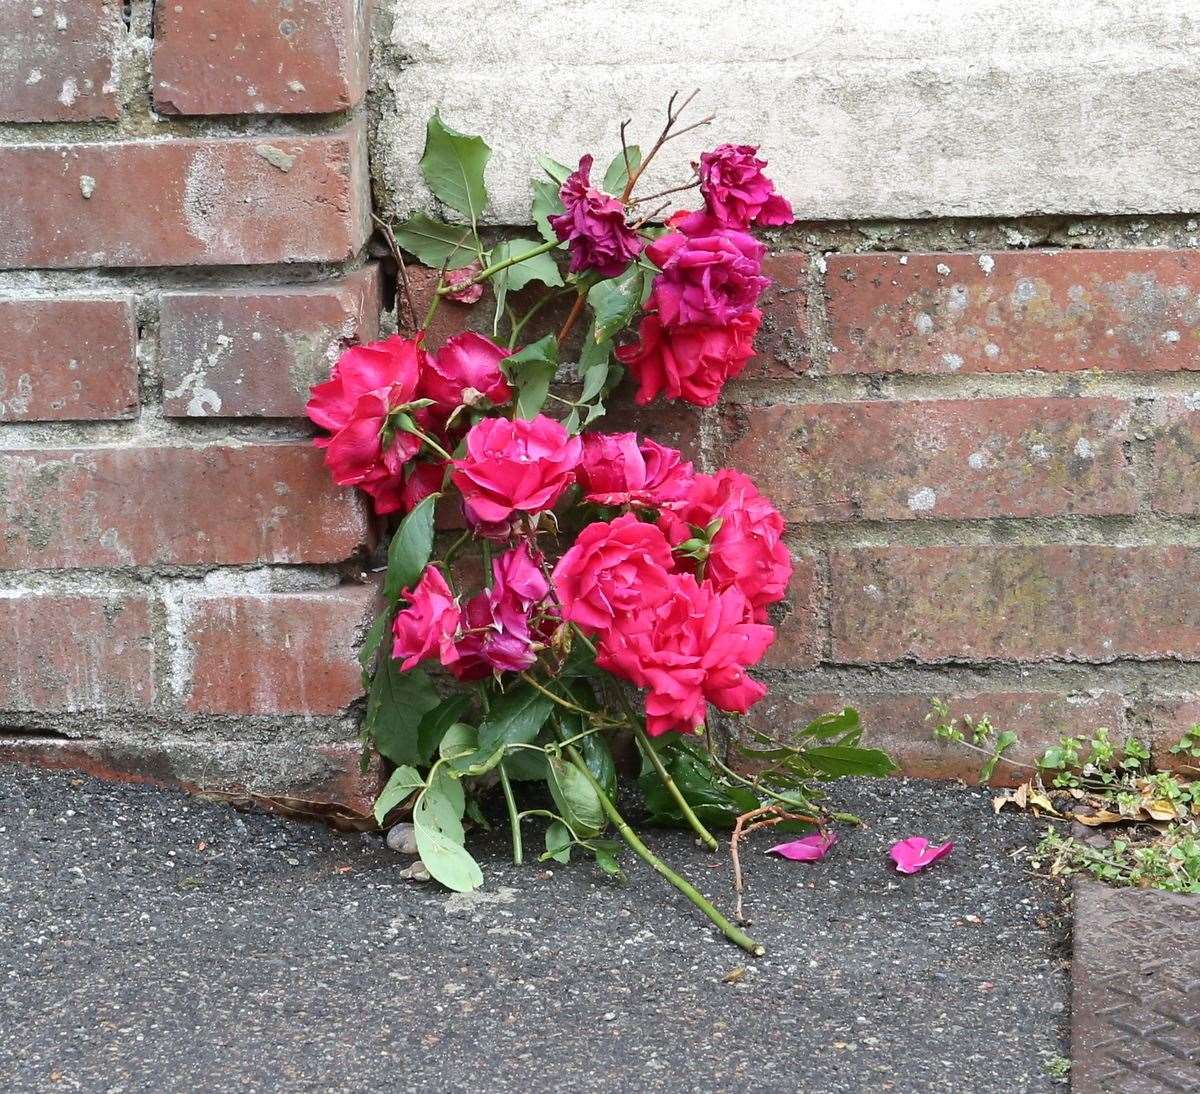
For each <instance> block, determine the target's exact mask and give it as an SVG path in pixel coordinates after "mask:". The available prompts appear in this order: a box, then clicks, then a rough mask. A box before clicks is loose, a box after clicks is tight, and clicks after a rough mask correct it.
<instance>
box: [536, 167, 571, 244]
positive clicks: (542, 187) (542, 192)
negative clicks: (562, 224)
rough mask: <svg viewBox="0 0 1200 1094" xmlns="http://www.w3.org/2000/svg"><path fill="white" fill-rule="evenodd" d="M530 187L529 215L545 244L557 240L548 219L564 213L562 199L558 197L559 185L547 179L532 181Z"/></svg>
mask: <svg viewBox="0 0 1200 1094" xmlns="http://www.w3.org/2000/svg"><path fill="white" fill-rule="evenodd" d="M530 185H531V186H532V187H533V202H532V204H531V205H530V206H529V215H530V217H531V218H532V220H533V222H534V224H536V225H537V230H538V231H539V232H540V233H541V236H542V238H543V239H544V240H546V242H547V243H548V242H550V241H551V240H557V239H558V235H557V234H556V233H555V231H554V229H553V228H551V227H550V218H551V217H556V216H558V215H560V214H561V213H563V212H564V211H565V210H564V209H563V203H562V198H560V197H559V196H558V191H559V188H560V184H559V183H557V182H551V181H550V180H548V179H534V180H533V181H532V182H531V183H530Z"/></svg>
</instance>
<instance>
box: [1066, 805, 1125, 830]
mask: <svg viewBox="0 0 1200 1094" xmlns="http://www.w3.org/2000/svg"><path fill="white" fill-rule="evenodd" d="M1128 819H1129V818H1128V817H1123V816H1121V814H1120V813H1113V812H1111V811H1109V810H1108V809H1098V810H1097V811H1096V812H1095V813H1092V814H1090V815H1088V816H1084V815H1083V814H1082V813H1076V814H1074V816H1073V817H1072V820H1077V821H1078V822H1079V823H1080V824H1086V825H1087V826H1088V827H1089V828H1098V827H1099V826H1100V825H1102V824H1120V823H1121V822H1122V821H1127V820H1128Z"/></svg>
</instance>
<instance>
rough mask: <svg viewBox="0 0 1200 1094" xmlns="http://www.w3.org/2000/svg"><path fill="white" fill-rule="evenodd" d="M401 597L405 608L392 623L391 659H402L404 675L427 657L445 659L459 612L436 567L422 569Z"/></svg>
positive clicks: (448, 588)
mask: <svg viewBox="0 0 1200 1094" xmlns="http://www.w3.org/2000/svg"><path fill="white" fill-rule="evenodd" d="M401 595H402V596H403V597H404V598H405V599H406V600H407V601H408V602H409V607H407V608H405V609H404V610H403V611H399V612H397V613H396V618H395V620H394V621H393V623H392V638H393V642H392V656H393V657H394V658H396V659H397V660H400V659H401V658H403V661H402V662H401V665H400V667H401V668H402V669H403V670H404V671H405V672H408V670H409V669H411V668H412V667H413V666H414V665H417V664H419V663H420V662H421V661H424V660H425V659H426V658H427V657H432V656H433V655H434V654H439V655H440V656H442V657H444V656H445V653H446V651H447V650H448V649H449V646H450V641H451V639H452V638H453V636H454V632H455V630H456V629H457V627H458V623H459V618H460V616H461V613H460V611H459V609H458V602H457V601H456V600H455V599H454V595H453V594H452V593H451V592H450V587H449V586H448V585H447V584H446V579H445V578H444V577H442V572H441V570H439V569H438V568H437V567H436V566H427V567H425V572H424V573H423V574H422V575H421V580H420V581H418V582H417V584H416V587H415V588H413V589H411V590H409V589H405V590H404V591H403V592H402V593H401Z"/></svg>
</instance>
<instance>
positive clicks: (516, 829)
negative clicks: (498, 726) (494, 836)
mask: <svg viewBox="0 0 1200 1094" xmlns="http://www.w3.org/2000/svg"><path fill="white" fill-rule="evenodd" d="M499 770H500V786H501V787H502V788H503V790H504V804H505V805H506V806H508V824H509V827H510V828H511V829H512V849H513V864H514V865H515V866H520V865H521V862H522V861H523V860H524V858H525V851H524V848H523V847H522V845H521V816H520V814H519V813H518V812H517V799H516V797H515V796H514V795H513V788H512V783H511V782H510V781H509V778H508V772H507V771H505V770H504V764H501V765H500V768H499Z"/></svg>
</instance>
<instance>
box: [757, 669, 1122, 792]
mask: <svg viewBox="0 0 1200 1094" xmlns="http://www.w3.org/2000/svg"><path fill="white" fill-rule="evenodd" d="M933 698H940V699H945V700H947V701H948V702H949V705H950V711H951V714H952V716H953V717H955V718H962V717H963V716H964V715H970V716H971V717H972V718H976V719H978V718H981V717H982V716H983V715H985V714H986V715H987V716H988V717H989V718H990V719H991V721H992V724H993V725H994V726H995V727H996V728H997V730H1000V731H1002V730H1013V731H1014V732H1015V733H1016V734H1017V736H1018V738H1019V739H1018V742H1017V744H1015V745H1013V746H1012V748H1010V749H1008V750H1007V751H1006V752H1005V753H1004V755H1005V756H1006V757H1007V758H1008V759H1010V760H1013V761H1015V762H1016V763H1019V764H1021V763H1023V764H1033V763H1036V761H1037V760H1038V759H1039V758H1040V757H1041V755H1042V754H1043V753H1044V752H1045V751H1046V749H1047V748H1049V747H1050V746H1051V745H1053V744H1056V743H1057V742H1058V739H1059V738H1060V737H1062V736H1063V735H1065V734H1081V733H1091V732H1093V731H1094V730H1095V729H1097V728H1099V727H1101V726H1104V727H1107V728H1108V729H1110V730H1111V731H1112V734H1113V737H1114V739H1115V738H1119V737H1120V736H1121V734H1122V727H1123V725H1124V704H1123V702H1122V699H1121V697H1120V696H1119V695H1116V694H1113V693H1111V692H1102V693H1100V694H1096V695H1086V696H1075V695H1064V694H1062V693H1060V692H989V693H984V694H970V695H961V696H955V695H949V694H945V693H943V694H939V695H917V694H912V693H907V692H897V693H889V694H883V693H873V692H868V693H865V694H864V693H862V692H858V691H854V692H846V693H845V694H835V693H832V692H828V693H824V694H818V695H789V694H788V693H786V692H782V691H776V690H775V689H772V690H771V691H768V692H767V695H766V697H765V698H764V699H762V700H761V701H760V702H759V703H758V704H757V705H756V706H754V707H753V708H752V709H751V711H750V715H749V725H751V726H753V727H755V728H757V729H760V730H763V731H764V732H767V733H770V734H772V735H773V736H776V737H778V739H780V740H782V741H792V740H795V739H796V737H795V730H798V729H801V728H803V727H804V726H806V725H808V723H809V722H811V721H812V720H813V719H814V718H817V717H819V716H820V715H822V714H828V713H829V712H831V711H835V710H841V709H842V707H847V706H849V707H854V709H855V710H857V711H858V712H859V714H860V715H861V717H862V724H863V743H864V744H866V745H868V746H870V747H872V748H882V749H883V750H884V751H885V752H887V753H888V755H890V756H891V758H892V760H893V762H895V763H896V764H897V765H898V766H899V767H900V770H901V772H902V773H903V774H905V775H909V776H912V777H914V778H923V779H963V780H965V781H966V782H977V781H978V779H979V769H980V766H981V765H982V764H983V762H984V759H985V757H983V756H980V755H979V754H978V753H976V752H972V751H971V750H970V749H966V748H963V747H961V746H959V745H953V744H947V743H944V742H942V741H938V740H935V739H934V737H933V727H934V723H933V722H932V721H927V720H926V717H925V716H926V715H927V714H929V712H930V707H929V701H930V700H931V699H933ZM747 743H748V744H749V745H750V746H751V747H754V745H753V742H747ZM1030 774H1031V772H1030V771H1029V770H1028V769H1026V768H1020V767H1014V766H1013V765H1011V764H999V765H997V768H996V772H995V775H994V776H993V779H992V782H994V783H996V784H999V785H1015V784H1016V783H1019V782H1023V781H1024V780H1025V779H1027V778H1028V777H1029V775H1030Z"/></svg>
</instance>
